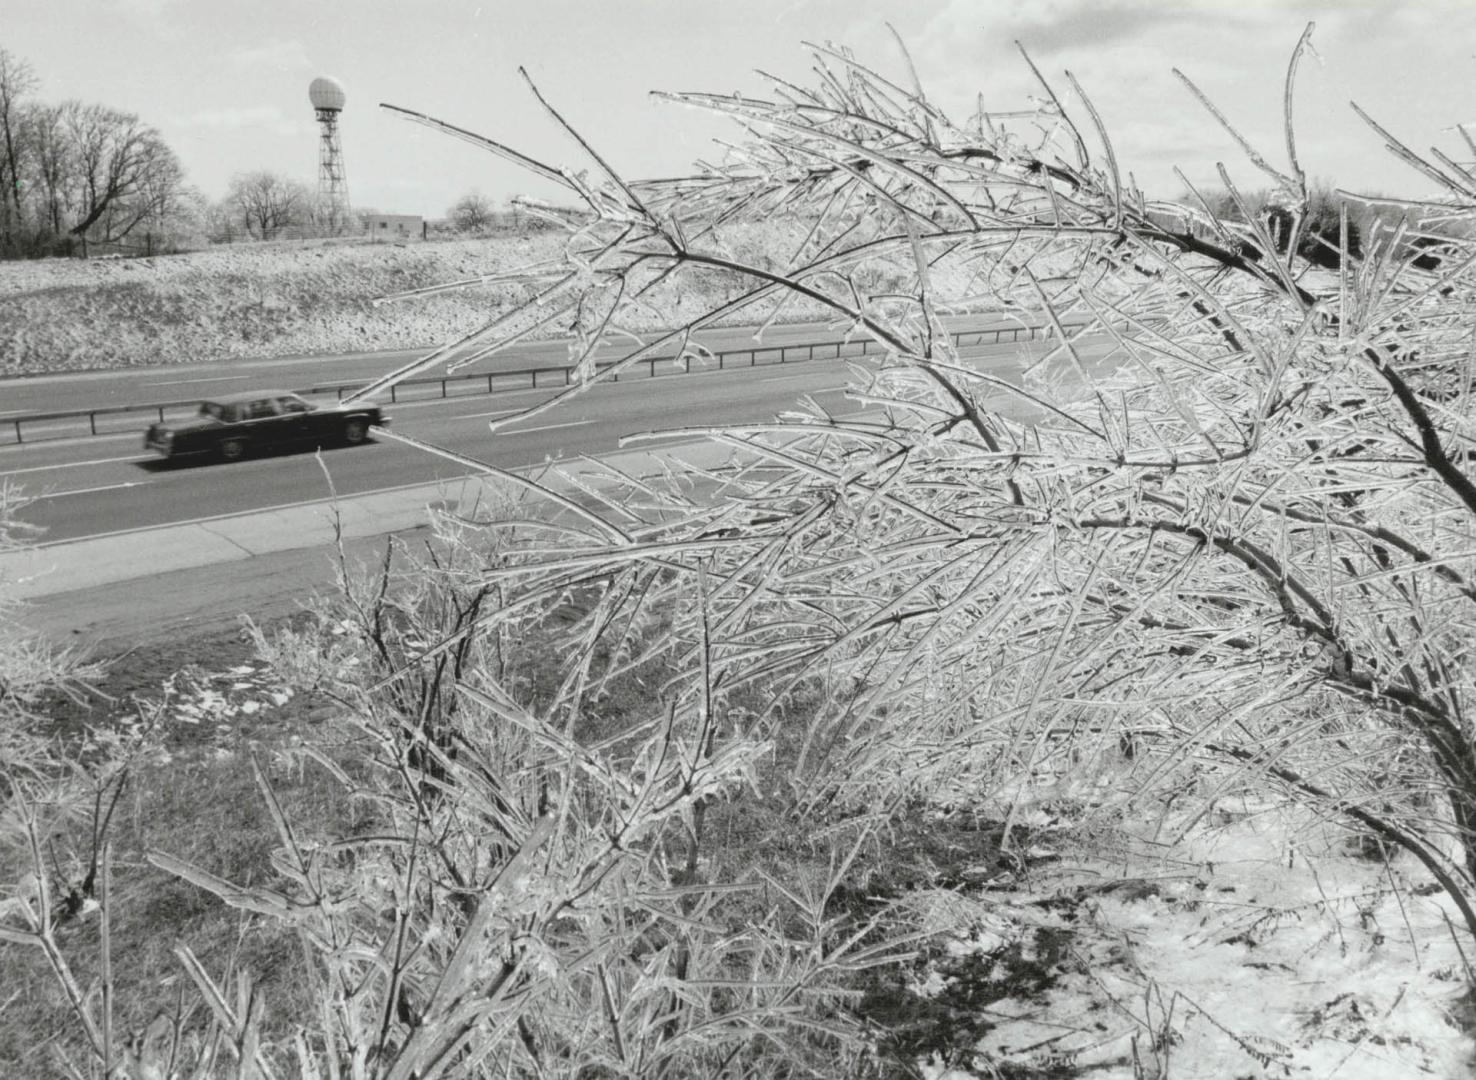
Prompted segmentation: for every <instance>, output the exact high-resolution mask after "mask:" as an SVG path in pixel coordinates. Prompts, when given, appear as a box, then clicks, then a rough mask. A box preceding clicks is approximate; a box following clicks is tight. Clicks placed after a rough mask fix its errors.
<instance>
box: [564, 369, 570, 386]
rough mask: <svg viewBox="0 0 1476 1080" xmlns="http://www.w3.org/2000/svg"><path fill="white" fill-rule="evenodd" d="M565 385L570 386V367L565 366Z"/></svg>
mask: <svg viewBox="0 0 1476 1080" xmlns="http://www.w3.org/2000/svg"><path fill="white" fill-rule="evenodd" d="M564 385H565V386H568V385H569V369H568V368H565V369H564Z"/></svg>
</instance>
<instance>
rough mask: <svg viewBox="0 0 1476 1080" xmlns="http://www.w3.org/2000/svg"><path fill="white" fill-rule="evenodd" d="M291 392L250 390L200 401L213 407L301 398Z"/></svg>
mask: <svg viewBox="0 0 1476 1080" xmlns="http://www.w3.org/2000/svg"><path fill="white" fill-rule="evenodd" d="M301 396H302V395H300V394H298V393H296V392H295V391H293V390H251V391H243V392H242V393H239V394H218V395H216V396H215V397H208V398H203V399H201V400H202V401H205V402H209V403H211V404H213V405H238V404H240V403H241V402H243V401H260V400H261V399H262V398H280V397H301Z"/></svg>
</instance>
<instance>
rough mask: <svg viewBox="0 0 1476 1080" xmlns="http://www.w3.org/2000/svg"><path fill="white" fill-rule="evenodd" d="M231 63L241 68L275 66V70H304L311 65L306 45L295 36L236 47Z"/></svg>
mask: <svg viewBox="0 0 1476 1080" xmlns="http://www.w3.org/2000/svg"><path fill="white" fill-rule="evenodd" d="M231 63H233V64H234V65H236V66H237V67H241V68H253V69H257V68H275V69H276V70H277V71H305V70H308V69H311V68H312V66H313V62H312V59H311V58H310V57H309V56H308V51H307V46H306V45H304V44H303V43H302V42H301V41H299V40H298V39H297V38H278V39H275V40H272V41H266V42H263V43H262V44H260V45H254V46H251V47H250V48H245V49H237V50H236V51H235V52H234V53H232V54H231Z"/></svg>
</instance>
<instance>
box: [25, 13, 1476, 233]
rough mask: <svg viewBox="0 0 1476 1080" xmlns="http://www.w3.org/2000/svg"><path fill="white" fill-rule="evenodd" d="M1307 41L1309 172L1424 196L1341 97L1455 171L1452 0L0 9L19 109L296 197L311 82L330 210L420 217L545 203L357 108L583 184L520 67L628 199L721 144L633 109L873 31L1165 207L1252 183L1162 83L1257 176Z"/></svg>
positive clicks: (729, 87)
mask: <svg viewBox="0 0 1476 1080" xmlns="http://www.w3.org/2000/svg"><path fill="white" fill-rule="evenodd" d="M1309 20H1315V21H1316V22H1317V31H1316V33H1315V36H1314V38H1313V44H1314V45H1315V47H1316V49H1317V53H1318V56H1317V57H1316V58H1313V59H1311V60H1310V61H1309V62H1307V63H1305V64H1304V65H1303V68H1302V73H1301V77H1300V81H1299V87H1300V93H1299V98H1298V112H1297V117H1298V121H1299V123H1298V128H1299V150H1300V152H1301V156H1302V161H1303V165H1304V167H1305V168H1306V169H1307V171H1308V173H1309V174H1311V175H1313V176H1314V177H1319V178H1324V179H1327V180H1329V181H1332V182H1334V183H1337V184H1340V185H1343V186H1347V187H1354V188H1358V189H1360V190H1370V189H1373V190H1382V191H1389V192H1394V191H1398V192H1401V193H1405V194H1426V193H1428V190H1429V189H1428V188H1427V187H1426V186H1425V185H1424V184H1423V183H1422V182H1421V181H1420V180H1419V178H1418V177H1417V176H1415V175H1414V174H1412V173H1410V172H1408V171H1407V170H1406V169H1405V168H1404V167H1403V166H1400V165H1399V164H1398V163H1396V162H1394V161H1393V160H1392V159H1391V158H1390V157H1389V156H1388V154H1387V153H1385V152H1384V150H1383V149H1382V146H1381V144H1380V142H1379V140H1378V139H1377V138H1376V137H1375V136H1374V135H1373V134H1372V133H1371V132H1369V131H1368V130H1367V129H1366V128H1364V127H1363V125H1362V123H1361V121H1359V120H1358V119H1357V118H1356V117H1355V116H1353V114H1352V112H1351V110H1350V109H1349V108H1348V101H1349V100H1350V99H1354V100H1357V101H1358V103H1359V104H1360V105H1362V106H1363V107H1364V108H1365V109H1367V110H1368V111H1369V112H1370V113H1371V114H1373V116H1374V117H1375V118H1377V119H1379V120H1380V121H1381V122H1383V123H1384V124H1385V126H1386V127H1389V128H1390V129H1391V130H1393V131H1394V132H1395V133H1397V134H1398V135H1399V136H1400V137H1401V138H1403V139H1405V140H1406V141H1407V142H1409V143H1410V144H1411V145H1413V146H1415V147H1418V148H1420V149H1422V150H1423V149H1425V148H1428V147H1429V146H1430V145H1432V144H1435V145H1439V146H1441V147H1442V148H1444V149H1446V150H1447V151H1448V152H1450V153H1452V155H1453V156H1455V157H1457V158H1458V159H1462V160H1464V159H1465V158H1468V157H1469V156H1470V154H1469V152H1467V151H1465V150H1464V148H1463V146H1462V144H1461V143H1460V140H1459V137H1458V136H1457V134H1456V133H1455V131H1454V125H1456V124H1458V123H1465V122H1468V121H1476V98H1473V94H1472V89H1473V86H1472V83H1473V75H1476V57H1473V53H1476V32H1473V31H1476V2H1473V0H1429V2H1426V0H1404V2H1398V0H1368V2H1365V3H1360V2H1357V0H1323V2H1315V0H1314V2H1301V0H1286V2H1277V0H1235V2H1229V0H1167V2H1160V0H518V2H508V0H480V2H478V0H418V2H413V3H412V2H409V0H393V2H392V0H251V2H245V0H0V46H4V47H5V48H7V49H9V50H10V51H11V52H12V53H15V54H16V55H18V56H19V57H21V58H22V59H24V60H26V61H28V62H29V63H30V64H31V65H32V67H33V68H34V69H35V72H36V74H37V75H38V76H39V78H40V82H41V84H40V88H39V91H38V94H37V96H38V97H40V98H42V99H45V100H49V101H59V100H62V99H64V98H71V97H75V98H80V99H83V100H85V101H95V102H101V103H104V104H108V105H112V106H115V107H118V108H122V109H127V110H130V111H133V112H137V113H138V114H139V115H140V116H142V117H143V118H144V119H145V120H146V121H148V122H149V123H151V124H153V125H155V126H156V127H158V128H159V129H160V130H161V131H162V132H163V133H164V135H165V137H166V138H167V140H168V141H169V143H170V144H171V145H172V146H173V147H174V149H175V150H176V151H177V153H178V154H179V156H180V158H181V159H182V160H183V162H184V165H185V168H186V170H187V172H188V174H189V178H190V181H191V182H192V183H193V184H194V185H195V186H197V187H198V188H200V189H201V190H202V191H203V192H204V193H205V194H206V195H207V196H209V197H211V198H216V197H219V196H220V195H221V194H222V193H223V192H224V190H225V187H226V184H227V183H228V181H229V179H230V176H231V175H232V174H233V173H236V172H240V171H245V170H250V169H259V168H266V169H271V170H275V171H280V172H283V173H287V174H290V175H293V176H296V177H298V178H300V179H302V180H304V181H308V182H315V179H316V175H317V172H316V170H317V158H316V154H317V145H316V141H315V124H314V121H313V114H312V109H311V107H310V106H309V104H308V100H307V86H308V82H309V81H310V80H311V79H312V77H313V76H315V75H319V74H328V75H332V76H335V77H336V78H338V79H339V80H340V81H341V82H342V83H343V85H344V87H345V89H346V91H347V94H348V106H347V109H346V110H345V112H344V115H343V119H342V124H341V128H342V135H343V146H344V158H345V162H346V165H347V170H348V177H349V188H350V194H351V196H352V198H353V201H354V202H355V204H357V205H360V206H373V207H376V208H379V209H381V210H387V211H393V212H399V213H421V214H425V215H427V216H440V215H441V214H443V213H444V212H445V210H446V208H447V207H448V206H449V205H450V203H451V202H452V201H453V200H454V199H455V198H456V197H457V196H458V195H460V194H461V193H463V192H466V191H468V190H471V189H478V190H480V191H482V192H484V193H485V194H487V195H489V196H492V197H493V198H495V199H497V200H499V201H501V200H503V199H505V198H507V197H508V196H510V195H513V194H517V193H520V192H526V193H529V194H535V195H547V194H549V192H548V191H547V190H544V189H540V188H539V187H538V185H537V184H536V183H534V182H532V181H530V180H529V179H528V178H527V177H526V176H525V175H523V174H520V173H518V172H517V171H516V170H515V169H514V168H513V167H511V166H508V165H505V164H503V163H501V162H499V161H497V160H495V159H492V158H490V157H487V156H486V155H484V154H482V153H480V152H478V151H477V150H475V149H474V148H472V147H470V146H467V145H466V144H464V143H461V142H457V141H455V140H452V139H449V138H447V137H445V136H442V135H438V134H436V133H434V132H431V131H428V130H426V129H423V128H420V127H417V126H415V125H413V124H411V123H408V122H406V121H404V120H401V119H396V118H395V117H393V116H391V115H389V114H386V113H384V112H383V111H382V110H380V109H378V108H377V104H378V103H379V102H382V101H383V102H391V103H394V104H398V105H403V106H407V107H410V108H415V109H418V110H421V111H424V112H428V113H431V114H433V115H436V116H439V117H441V118H443V119H446V120H449V121H451V122H453V123H457V124H460V125H462V126H465V127H469V128H472V129H473V130H476V131H480V132H482V133H484V134H487V135H489V136H492V137H494V138H497V139H499V140H501V141H504V142H508V143H510V144H512V145H514V146H517V147H519V148H521V149H524V150H526V151H527V152H529V153H532V154H534V155H535V156H539V157H544V158H545V159H547V160H557V161H559V162H561V163H565V164H570V165H573V166H574V167H576V168H582V167H584V163H583V162H582V161H581V160H580V158H579V156H578V152H577V149H576V148H575V147H574V146H573V145H572V143H570V142H569V141H568V140H567V139H565V138H564V137H562V136H561V135H560V134H559V133H558V131H557V130H555V129H554V128H553V126H552V125H551V124H550V122H549V121H548V119H547V118H546V116H545V115H544V114H543V113H542V112H541V110H540V108H539V107H538V105H537V103H536V102H535V101H534V100H533V98H532V96H531V95H530V94H529V93H528V91H527V89H526V88H525V86H524V85H523V84H522V82H521V80H520V79H519V77H518V74H517V69H518V67H519V65H522V66H524V67H526V68H527V69H528V71H529V73H530V74H531V75H532V77H533V78H534V79H535V80H536V81H537V82H538V84H539V86H540V87H541V88H542V90H543V91H544V93H545V94H546V95H547V96H548V97H549V98H550V100H551V101H552V102H553V103H554V104H555V105H556V106H557V107H558V108H560V109H561V111H563V112H564V113H565V115H566V116H567V117H568V118H569V119H570V120H571V121H573V122H574V123H575V124H576V125H577V126H578V127H579V128H581V130H582V131H583V132H584V133H585V134H586V136H587V137H588V138H589V139H590V141H591V142H592V143H594V145H595V146H596V147H597V148H598V149H599V150H600V151H601V152H602V153H603V154H604V155H605V156H606V157H607V159H608V160H610V161H611V162H612V163H613V164H614V165H615V166H616V167H617V168H619V169H621V170H622V171H624V172H625V173H626V174H627V175H628V176H630V177H633V178H639V177H650V176H669V175H676V174H681V173H683V172H685V171H686V168H687V166H688V165H689V164H690V163H691V162H692V161H693V160H695V159H697V158H699V157H708V156H711V154H712V150H711V140H712V139H713V138H714V137H726V136H728V135H730V134H731V133H732V130H733V129H731V128H730V127H728V126H726V125H725V124H723V123H721V122H715V121H713V120H712V119H711V118H710V117H707V116H705V115H704V114H701V113H699V112H697V111H695V110H690V109H683V108H678V107H675V106H672V105H668V104H663V103H660V102H656V101H653V100H652V99H651V98H649V97H648V95H647V91H649V90H653V89H664V90H705V91H721V92H731V91H743V92H746V93H762V92H764V90H765V83H764V80H763V78H762V77H761V76H760V75H758V74H757V73H756V70H757V69H762V70H764V71H767V72H770V73H773V74H775V75H779V76H782V77H785V78H789V79H799V80H806V79H807V72H808V69H809V59H808V54H807V53H806V51H805V49H804V47H803V43H804V42H805V41H815V42H824V41H832V42H835V43H838V44H843V45H846V46H849V47H850V48H852V49H853V50H854V51H855V52H856V53H857V54H858V55H859V56H860V57H861V58H862V59H865V60H867V61H869V62H873V63H875V64H876V65H878V66H880V67H881V68H882V69H883V70H885V71H888V72H889V73H892V74H896V75H900V73H901V69H900V68H899V65H898V61H897V51H896V47H895V45H894V44H893V43H892V40H891V37H890V34H889V32H888V31H887V29H886V24H887V23H888V22H890V23H891V24H892V25H894V26H895V27H896V29H897V31H898V32H899V33H900V34H901V35H902V37H903V38H904V40H905V41H906V42H907V44H908V47H909V48H910V49H911V51H912V53H913V57H914V60H915V63H916V65H917V67H918V70H919V72H920V73H921V75H922V78H923V81H924V84H925V86H926V88H927V90H928V92H929V93H930V94H931V95H932V96H933V97H934V98H935V99H937V100H938V101H939V102H940V103H941V104H942V105H943V106H944V107H945V108H946V109H947V110H948V111H949V112H950V114H951V115H953V117H954V119H955V120H958V121H960V122H961V121H963V120H964V119H966V117H967V115H968V113H969V112H970V111H971V110H972V107H973V103H974V101H975V95H977V94H982V95H983V98H984V101H985V102H986V104H987V106H988V107H990V108H994V109H1011V108H1018V107H1020V106H1021V104H1022V102H1023V101H1024V97H1025V95H1026V94H1027V93H1029V92H1030V89H1031V86H1032V84H1031V82H1030V80H1029V79H1028V78H1027V74H1028V73H1026V72H1025V71H1024V66H1023V64H1022V63H1021V61H1020V60H1019V58H1018V55H1017V54H1016V53H1015V51H1014V47H1013V44H1012V42H1013V41H1014V40H1015V39H1017V38H1018V39H1019V40H1020V41H1022V42H1023V43H1024V44H1025V46H1026V48H1028V49H1029V50H1030V52H1031V54H1032V56H1033V57H1034V59H1035V60H1036V62H1037V63H1038V64H1039V65H1040V67H1041V68H1042V70H1043V71H1044V72H1045V73H1046V75H1047V76H1048V77H1052V78H1054V77H1056V76H1059V74H1060V72H1061V71H1062V70H1063V69H1070V70H1071V71H1072V72H1073V73H1074V74H1075V75H1076V76H1077V78H1078V79H1079V80H1080V81H1081V82H1082V84H1083V86H1084V88H1085V89H1086V92H1087V93H1088V95H1090V96H1091V98H1092V99H1093V102H1094V103H1095V104H1096V106H1097V108H1098V110H1099V112H1100V113H1101V114H1102V116H1103V118H1104V120H1105V122H1106V123H1107V125H1108V127H1109V128H1110V130H1111V131H1112V132H1113V134H1114V138H1115V141H1116V149H1117V153H1118V157H1119V160H1120V161H1121V162H1122V163H1123V166H1124V168H1127V169H1131V170H1133V172H1134V173H1135V175H1136V177H1137V179H1138V182H1139V184H1140V185H1141V186H1142V187H1143V188H1144V189H1145V190H1146V191H1147V192H1148V194H1150V195H1158V196H1164V197H1173V196H1176V195H1177V194H1178V193H1179V192H1180V191H1181V190H1182V188H1181V185H1180V184H1179V183H1178V181H1177V180H1175V179H1174V176H1173V174H1172V171H1171V167H1172V166H1173V165H1179V166H1180V167H1181V168H1183V170H1184V171H1185V173H1186V174H1187V175H1189V176H1190V178H1191V179H1193V180H1194V181H1195V182H1196V183H1199V182H1201V181H1206V182H1213V178H1214V166H1215V162H1216V161H1224V162H1225V163H1226V164H1227V166H1228V167H1229V168H1230V170H1231V174H1232V175H1233V176H1234V177H1235V178H1236V179H1237V181H1244V182H1246V183H1247V185H1248V186H1259V185H1258V184H1257V183H1256V182H1255V178H1254V175H1253V170H1252V169H1251V168H1250V167H1249V166H1248V165H1247V164H1246V163H1245V161H1244V159H1243V158H1242V157H1241V156H1240V155H1239V152H1238V151H1237V150H1236V148H1235V146H1234V145H1233V143H1231V141H1230V140H1229V139H1228V138H1227V137H1226V136H1224V135H1223V134H1222V133H1220V132H1219V131H1217V130H1216V129H1215V128H1214V126H1213V125H1212V124H1210V123H1207V122H1206V119H1205V114H1204V112H1203V111H1202V109H1201V107H1200V106H1199V105H1198V104H1197V103H1196V102H1194V101H1193V100H1192V99H1191V98H1190V96H1189V94H1188V93H1187V91H1185V90H1184V89H1183V87H1182V86H1180V85H1179V84H1178V83H1177V81H1176V80H1175V79H1174V78H1173V77H1172V75H1171V69H1172V68H1174V67H1176V66H1177V67H1179V68H1181V69H1182V70H1183V71H1184V72H1185V73H1186V74H1188V75H1189V76H1190V77H1191V78H1193V79H1194V80H1195V81H1196V82H1197V83H1198V84H1199V85H1200V86H1201V88H1203V89H1204V90H1205V91H1206V93H1208V94H1209V95H1210V96H1211V97H1212V98H1214V99H1215V101H1216V102H1217V104H1219V105H1220V106H1221V108H1222V109H1223V110H1224V111H1225V112H1226V113H1227V114H1228V115H1229V116H1230V117H1231V118H1232V119H1233V120H1234V121H1236V122H1237V123H1238V124H1240V125H1241V126H1242V128H1243V130H1244V131H1245V132H1246V133H1247V134H1248V135H1249V136H1251V137H1252V139H1253V140H1256V141H1257V142H1258V143H1259V144H1260V145H1261V146H1262V148H1263V149H1264V151H1265V152H1266V153H1267V155H1268V157H1270V158H1271V160H1272V161H1273V162H1274V163H1275V164H1277V165H1281V164H1282V163H1283V162H1284V161H1285V152H1284V150H1283V149H1282V141H1281V137H1280V134H1279V132H1280V115H1281V85H1282V79H1283V74H1284V71H1285V67H1286V62H1287V58H1288V56H1289V55H1290V53H1291V50H1292V47H1293V46H1294V45H1295V43H1296V40H1297V37H1298V35H1299V34H1300V33H1301V31H1302V28H1303V27H1304V26H1305V24H1306V23H1307V22H1308V21H1309ZM1061 89H1062V90H1064V86H1063V87H1062V88H1061Z"/></svg>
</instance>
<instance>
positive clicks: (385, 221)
mask: <svg viewBox="0 0 1476 1080" xmlns="http://www.w3.org/2000/svg"><path fill="white" fill-rule="evenodd" d="M364 229H365V231H366V232H367V233H368V235H369V239H371V240H396V241H405V240H424V239H425V218H423V217H421V216H420V215H419V214H365V215H364Z"/></svg>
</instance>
